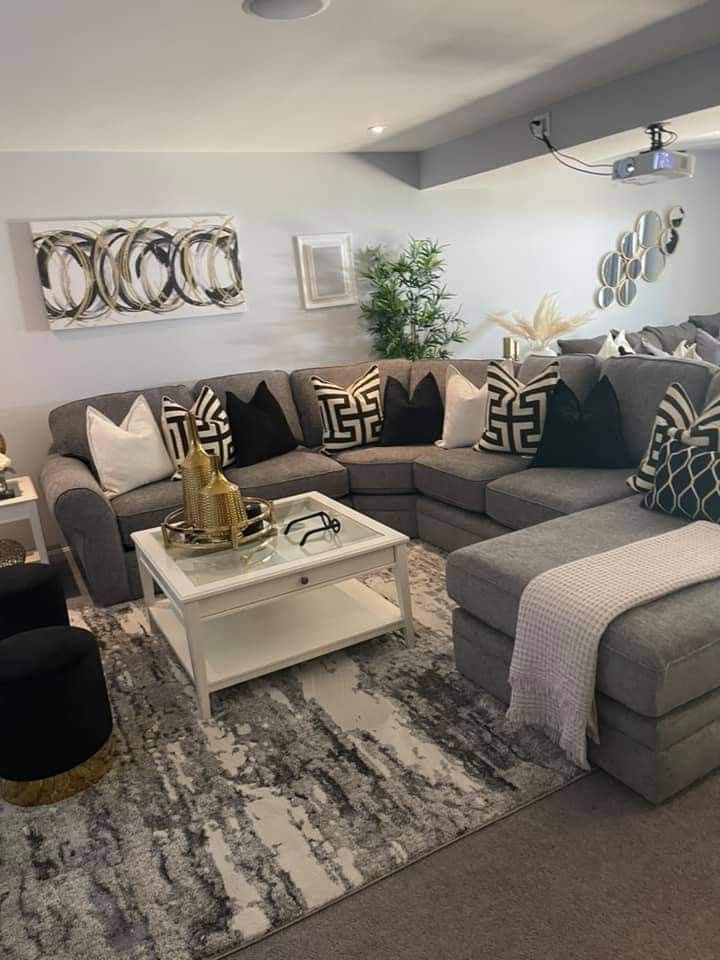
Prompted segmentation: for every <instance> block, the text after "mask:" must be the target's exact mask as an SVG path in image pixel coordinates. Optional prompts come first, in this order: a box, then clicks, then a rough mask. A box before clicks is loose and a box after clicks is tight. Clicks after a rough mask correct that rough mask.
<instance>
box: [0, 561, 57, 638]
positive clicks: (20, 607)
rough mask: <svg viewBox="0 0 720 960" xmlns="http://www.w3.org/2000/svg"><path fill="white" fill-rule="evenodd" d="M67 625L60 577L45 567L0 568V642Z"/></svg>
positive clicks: (32, 565) (39, 565)
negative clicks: (23, 634) (28, 632)
mask: <svg viewBox="0 0 720 960" xmlns="http://www.w3.org/2000/svg"><path fill="white" fill-rule="evenodd" d="M67 622H68V613H67V604H66V603H65V596H64V594H63V589H62V584H61V582H60V577H59V576H58V575H57V573H56V572H55V571H54V570H53V568H52V567H51V566H49V564H47V563H27V564H18V565H16V566H13V567H0V640H2V639H3V638H4V637H11V636H12V635H13V634H15V633H22V631H23V630H34V629H35V628H36V627H55V626H57V625H58V624H61V623H64V624H67Z"/></svg>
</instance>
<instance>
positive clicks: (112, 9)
mask: <svg viewBox="0 0 720 960" xmlns="http://www.w3.org/2000/svg"><path fill="white" fill-rule="evenodd" d="M708 7H715V9H716V10H717V9H719V7H718V4H717V3H714V2H713V3H699V2H698V0H632V2H628V0H583V2H580V3H578V2H577V0H544V2H543V3H534V4H530V3H529V2H528V0H492V2H489V0H442V2H438V0H334V2H333V3H332V5H331V7H330V9H329V10H328V11H327V12H326V13H324V14H322V15H321V16H318V17H315V18H313V19H310V20H305V21H300V22H295V23H281V22H272V21H264V20H261V19H258V18H256V17H251V16H248V15H247V14H245V13H243V11H242V3H241V0H2V3H1V4H0V90H2V94H1V95H0V149H4V150H132V151H135V150H173V151H175V150H177V151H336V150H363V149H368V148H375V149H377V148H384V149H422V148H424V147H427V146H430V145H432V144H433V143H438V142H442V141H443V140H446V139H449V138H451V137H452V136H457V135H459V134H460V133H464V132H469V131H470V130H471V129H474V128H475V127H477V126H478V125H479V124H478V120H479V119H484V120H485V121H487V120H488V117H489V118H490V119H491V120H492V119H497V118H498V116H497V114H498V113H502V114H504V115H506V116H511V115H513V111H514V113H515V114H517V113H518V112H522V111H524V110H525V109H527V108H528V107H530V108H532V107H534V106H535V104H536V103H537V104H542V103H543V102H547V101H548V100H550V99H552V98H553V97H554V98H555V99H557V96H558V95H564V96H568V95H571V94H573V93H576V92H578V91H579V90H581V89H585V88H587V87H588V86H592V85H594V84H597V83H601V82H604V81H607V80H610V79H613V78H614V77H616V76H618V75H621V74H623V73H631V72H634V71H636V70H640V69H643V68H644V67H647V66H650V65H652V64H653V63H656V62H661V61H662V60H663V59H667V58H668V56H672V55H679V54H682V53H685V52H688V50H689V49H697V48H699V47H702V46H707V45H709V44H711V43H712V42H713V39H714V37H713V36H712V35H710V34H709V32H708V30H707V29H706V28H703V29H699V26H698V24H699V23H700V19H699V18H700V17H701V16H702V15H703V11H705V12H707V11H706V8H708ZM691 8H695V9H691ZM688 11H689V12H688ZM678 14H679V16H677V17H675V19H674V20H672V21H671V20H668V19H667V18H670V17H673V16H674V15H678ZM660 21H662V23H660V26H659V27H657V30H658V31H662V32H657V33H656V34H652V36H654V37H655V41H653V42H648V36H649V34H648V33H647V30H648V29H649V30H650V31H652V30H655V29H656V27H654V26H653V25H654V24H658V22H660ZM716 26H717V31H716V33H717V36H718V38H720V17H718V18H717V23H716ZM636 31H645V32H644V33H638V34H637V37H636V38H633V37H632V36H631V37H628V35H629V34H634V33H635V32H636ZM623 38H624V39H623ZM605 45H609V46H605ZM603 47H604V49H603V50H600V48H603ZM586 58H588V63H587V68H586V67H585V66H584V62H585V59H586ZM551 93H552V96H550V94H551ZM439 117H440V118H442V119H440V120H438V119H437V118H439ZM378 121H383V122H386V123H388V124H389V125H390V126H389V130H388V133H387V134H386V135H384V136H383V137H381V138H379V139H378V138H376V137H373V136H372V135H371V134H369V133H368V132H367V127H368V125H370V124H371V123H376V122H378Z"/></svg>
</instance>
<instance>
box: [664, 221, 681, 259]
mask: <svg viewBox="0 0 720 960" xmlns="http://www.w3.org/2000/svg"><path fill="white" fill-rule="evenodd" d="M679 243H680V234H679V233H678V231H677V230H676V229H675V227H666V228H665V229H664V230H663V232H662V233H661V234H660V249H661V250H662V252H663V253H667V254H669V255H670V256H672V254H673V253H675V251H676V250H677V248H678V244H679Z"/></svg>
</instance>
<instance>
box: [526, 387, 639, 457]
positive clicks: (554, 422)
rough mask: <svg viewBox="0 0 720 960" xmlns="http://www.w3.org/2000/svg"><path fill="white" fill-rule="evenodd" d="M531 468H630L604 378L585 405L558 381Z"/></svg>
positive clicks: (617, 415) (613, 401)
mask: <svg viewBox="0 0 720 960" xmlns="http://www.w3.org/2000/svg"><path fill="white" fill-rule="evenodd" d="M531 465H532V466H533V467H593V468H595V469H602V468H603V467H605V468H613V467H617V468H620V467H630V466H632V461H631V459H630V455H629V454H628V452H627V447H626V446H625V440H624V438H623V433H622V417H621V415H620V405H619V404H618V400H617V397H616V396H615V391H614V390H613V387H612V384H611V383H610V381H609V380H608V378H607V377H603V378H602V380H600V382H599V383H597V384H596V385H595V386H594V387H593V389H592V391H591V393H590V396H589V397H588V398H587V400H586V401H585V404H584V405H583V406H582V408H581V406H580V403H579V401H578V398H577V397H576V396H575V394H574V393H573V392H572V390H571V389H570V387H568V385H567V384H566V383H564V382H563V381H562V380H561V381H560V382H559V383H558V385H557V387H556V388H555V392H554V393H553V395H552V397H551V398H550V402H549V404H548V409H547V416H546V418H545V429H544V430H543V435H542V440H541V441H540V446H539V447H538V451H537V453H536V454H535V459H534V460H533V462H532V464H531Z"/></svg>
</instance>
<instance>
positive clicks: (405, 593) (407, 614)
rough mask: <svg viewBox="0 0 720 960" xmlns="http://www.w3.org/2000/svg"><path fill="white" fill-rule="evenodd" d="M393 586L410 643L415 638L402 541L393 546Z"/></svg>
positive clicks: (405, 557)
mask: <svg viewBox="0 0 720 960" xmlns="http://www.w3.org/2000/svg"><path fill="white" fill-rule="evenodd" d="M395 586H396V587H397V595H398V603H399V605H400V612H401V613H402V615H403V620H404V621H405V626H404V631H405V641H406V643H412V642H413V640H414V639H415V627H414V625H413V616H412V600H411V599H410V580H409V578H408V565H407V547H406V546H405V544H404V543H403V544H400V545H399V546H397V547H395Z"/></svg>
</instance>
